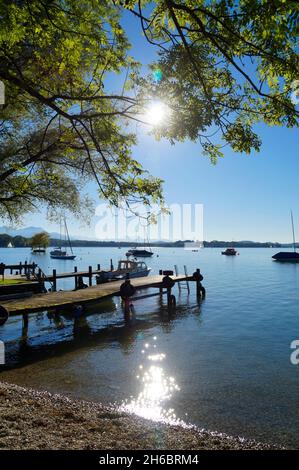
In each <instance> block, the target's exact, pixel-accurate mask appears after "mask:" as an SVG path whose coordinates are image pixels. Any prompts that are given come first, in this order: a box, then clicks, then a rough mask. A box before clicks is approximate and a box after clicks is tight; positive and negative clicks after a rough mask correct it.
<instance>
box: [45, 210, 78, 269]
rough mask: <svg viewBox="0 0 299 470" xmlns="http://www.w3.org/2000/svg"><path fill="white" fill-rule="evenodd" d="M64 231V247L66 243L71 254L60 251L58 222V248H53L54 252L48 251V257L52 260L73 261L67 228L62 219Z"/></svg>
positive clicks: (74, 256)
mask: <svg viewBox="0 0 299 470" xmlns="http://www.w3.org/2000/svg"><path fill="white" fill-rule="evenodd" d="M64 230H65V245H66V243H67V242H68V245H69V247H70V250H71V253H68V252H67V251H66V249H62V239H61V222H60V246H58V247H57V248H55V250H52V251H50V257H51V258H52V259H65V260H67V259H75V258H76V255H74V253H73V248H72V244H71V240H70V236H69V232H68V228H67V225H66V220H65V219H64Z"/></svg>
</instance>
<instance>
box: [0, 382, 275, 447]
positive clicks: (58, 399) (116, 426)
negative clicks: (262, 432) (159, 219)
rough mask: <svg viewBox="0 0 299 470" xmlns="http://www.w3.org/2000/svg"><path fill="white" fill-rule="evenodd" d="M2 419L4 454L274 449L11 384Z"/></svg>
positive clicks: (1, 400) (3, 395) (1, 394)
mask: <svg viewBox="0 0 299 470" xmlns="http://www.w3.org/2000/svg"><path fill="white" fill-rule="evenodd" d="M0 417H1V420H0V448H1V449H2V450H4V449H9V450H24V449H36V450H39V449H52V450H58V449H61V450H69V449H78V450H79V449H90V450H97V449H98V450H101V449H105V450H106V449H118V450H125V449H128V450H138V449H168V450H170V449H178V450H179V449H181V450H182V449H184V450H220V449H233V450H249V449H256V450H265V449H271V448H274V447H273V446H269V445H268V444H263V443H259V442H256V441H253V440H247V439H243V438H240V437H231V436H228V435H225V434H220V433H217V432H209V431H206V430H199V429H198V428H196V427H187V428H184V427H183V426H176V425H175V426H173V425H168V424H163V423H157V422H153V421H150V420H145V419H143V418H139V417H137V416H135V415H130V414H127V413H122V412H120V411H118V410H117V409H116V408H114V407H107V406H103V405H101V404H99V403H94V402H88V401H82V400H74V399H70V398H68V397H67V396H64V395H58V394H51V393H48V392H45V391H38V390H33V389H29V388H24V387H20V386H18V385H14V384H10V383H6V382H0Z"/></svg>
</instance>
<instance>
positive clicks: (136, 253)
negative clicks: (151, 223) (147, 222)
mask: <svg viewBox="0 0 299 470" xmlns="http://www.w3.org/2000/svg"><path fill="white" fill-rule="evenodd" d="M145 238H146V237H145V227H144V241H143V248H137V246H135V248H131V249H130V250H128V251H127V253H126V256H128V257H129V256H133V257H134V258H150V257H151V256H153V254H154V253H153V252H152V249H151V247H149V249H148V250H147V249H146V247H145ZM147 242H148V243H149V239H148V237H147Z"/></svg>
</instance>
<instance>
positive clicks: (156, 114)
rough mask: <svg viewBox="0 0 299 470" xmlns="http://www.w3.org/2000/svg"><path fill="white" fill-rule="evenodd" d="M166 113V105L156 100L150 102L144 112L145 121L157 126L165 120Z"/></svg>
mask: <svg viewBox="0 0 299 470" xmlns="http://www.w3.org/2000/svg"><path fill="white" fill-rule="evenodd" d="M167 115H168V109H167V106H166V105H165V104H164V103H162V102H160V101H157V102H155V103H152V104H151V105H150V106H149V107H148V108H147V111H146V113H145V121H146V122H147V123H148V124H151V125H152V126H159V125H161V124H163V122H165V121H166V119H167Z"/></svg>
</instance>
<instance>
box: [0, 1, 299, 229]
mask: <svg viewBox="0 0 299 470" xmlns="http://www.w3.org/2000/svg"><path fill="white" fill-rule="evenodd" d="M124 13H126V14H129V15H133V16H134V17H135V18H136V21H139V22H140V31H141V33H143V34H144V35H145V37H146V39H147V40H148V43H149V47H151V45H154V46H156V47H157V48H158V50H159V55H158V57H157V60H156V62H155V63H153V64H151V69H152V72H154V73H149V74H148V76H146V77H145V76H143V75H142V74H141V72H140V69H139V64H138V63H137V62H136V61H135V60H134V58H133V57H131V56H130V55H129V48H130V44H129V41H128V39H127V37H126V33H125V31H124V29H123V27H122V26H121V15H122V14H124ZM0 17H1V26H0V80H2V81H3V82H4V84H5V87H6V102H5V105H4V106H3V108H2V110H1V111H2V113H1V120H0V144H1V145H0V183H1V192H0V210H1V212H0V215H1V216H2V217H4V216H7V217H10V218H11V219H12V220H14V219H16V218H18V216H19V214H21V213H24V212H25V211H29V210H32V208H34V207H36V206H39V205H40V204H47V205H48V206H49V207H50V208H55V209H57V208H62V209H63V210H64V209H69V210H71V211H73V212H77V213H79V212H81V209H82V208H85V209H88V208H90V207H91V206H90V201H89V200H88V197H85V196H84V193H86V185H87V183H88V182H89V181H91V180H92V179H93V180H95V181H96V182H97V184H98V187H99V192H100V196H101V197H103V198H105V199H106V200H108V201H110V202H111V203H112V204H115V205H117V204H119V201H120V200H123V201H125V203H126V204H130V203H131V202H133V201H140V202H142V203H144V204H147V205H149V204H151V203H152V202H157V203H161V202H162V200H163V198H162V191H161V184H162V181H161V180H160V179H159V178H154V177H152V176H150V175H149V174H148V173H147V172H146V171H145V170H144V169H143V168H142V167H141V165H140V163H139V162H138V161H137V160H135V159H133V158H132V154H131V149H132V146H133V145H134V144H135V143H136V135H135V133H133V132H132V126H130V125H129V126H128V123H130V122H134V121H137V122H138V121H144V109H145V106H146V104H147V103H148V102H149V101H151V100H161V101H162V102H163V103H165V104H166V105H167V107H168V108H169V110H170V113H169V118H168V119H167V120H166V121H165V122H164V123H162V124H161V125H159V126H154V128H153V129H152V131H153V133H154V134H155V136H156V137H158V138H160V137H166V138H167V139H169V140H170V142H172V143H175V142H176V141H183V140H185V139H191V140H193V141H199V142H200V144H201V146H202V148H203V152H204V154H206V155H208V156H209V157H210V158H211V161H212V162H215V161H216V160H217V158H218V157H220V156H222V155H223V150H222V147H223V146H225V145H229V146H231V148H232V149H233V150H234V151H238V152H246V153H250V152H251V151H252V150H255V151H258V150H259V149H260V146H261V140H260V138H259V136H258V135H257V133H256V129H255V124H257V123H258V122H264V123H266V124H268V125H285V126H288V127H294V126H298V116H299V112H298V110H297V109H296V107H295V104H294V103H293V102H292V99H291V97H292V91H293V83H294V81H295V80H298V77H299V60H298V33H299V2H297V1H288V0H273V1H271V2H269V1H266V0H157V1H156V2H150V1H148V0H122V1H121V0H101V1H100V0H84V1H83V2H78V1H76V0H32V1H30V2H28V1H26V0H9V1H7V0H0ZM157 72H158V74H157ZM117 75H118V76H119V79H118V83H120V82H121V83H122V85H121V86H120V88H119V91H118V92H117V93H115V92H114V91H112V87H111V86H110V85H109V84H110V82H111V78H114V76H117ZM123 79H124V80H123Z"/></svg>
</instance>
